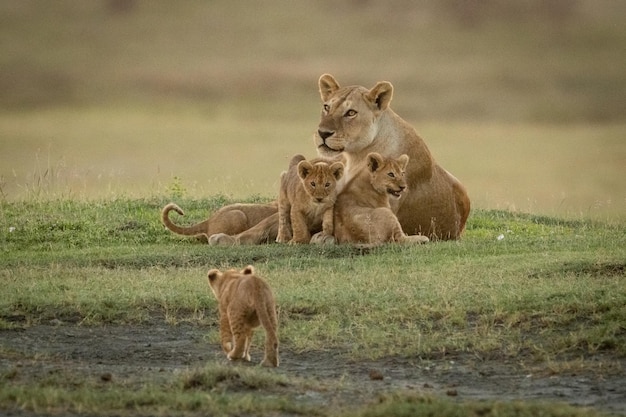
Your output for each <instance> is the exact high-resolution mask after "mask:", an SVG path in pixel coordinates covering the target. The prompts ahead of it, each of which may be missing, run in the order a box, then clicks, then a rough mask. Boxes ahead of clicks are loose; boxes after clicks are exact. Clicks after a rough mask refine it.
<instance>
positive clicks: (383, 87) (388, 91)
mask: <svg viewBox="0 0 626 417" xmlns="http://www.w3.org/2000/svg"><path fill="white" fill-rule="evenodd" d="M365 97H366V98H367V99H368V100H369V101H370V102H371V103H372V104H374V105H375V106H376V107H378V110H380V111H383V110H386V109H387V107H389V103H391V98H392V97H393V85H391V83H390V82H388V81H381V82H379V83H377V84H376V85H375V86H374V87H373V88H372V89H371V90H370V91H369V92H368V93H367V95H366V96H365Z"/></svg>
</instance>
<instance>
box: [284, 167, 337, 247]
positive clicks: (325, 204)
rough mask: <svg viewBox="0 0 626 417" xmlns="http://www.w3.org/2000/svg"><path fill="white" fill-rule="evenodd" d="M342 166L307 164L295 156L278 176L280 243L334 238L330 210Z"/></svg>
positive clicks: (333, 204) (335, 194)
mask: <svg viewBox="0 0 626 417" xmlns="http://www.w3.org/2000/svg"><path fill="white" fill-rule="evenodd" d="M343 172H344V165H343V163H341V162H333V161H330V160H327V159H321V158H316V159H312V160H310V161H307V160H306V159H305V158H304V156H302V155H295V156H294V157H293V158H292V159H291V162H290V163H289V169H288V170H287V171H285V172H283V173H282V175H281V177H280V195H279V197H278V236H277V237H276V242H279V243H287V242H288V243H309V241H310V240H311V234H313V233H317V232H320V231H321V232H322V240H323V238H324V237H330V236H332V235H333V207H334V206H335V199H336V197H337V192H336V191H337V181H339V180H340V179H341V177H342V176H343Z"/></svg>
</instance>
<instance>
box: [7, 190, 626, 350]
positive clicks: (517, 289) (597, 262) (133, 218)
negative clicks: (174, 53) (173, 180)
mask: <svg viewBox="0 0 626 417" xmlns="http://www.w3.org/2000/svg"><path fill="white" fill-rule="evenodd" d="M165 201H166V200H163V199H161V200H156V199H155V200H118V201H110V202H101V203H98V204H93V203H81V202H76V201H56V202H46V203H4V204H3V205H2V235H1V237H0V239H1V241H2V252H3V261H2V265H3V268H2V271H1V273H2V276H3V282H4V283H5V289H4V291H3V293H2V296H0V312H1V315H2V317H3V318H4V320H5V322H6V320H7V319H10V318H11V317H19V318H20V320H21V321H25V322H27V323H36V322H46V321H49V320H52V319H55V318H56V319H60V320H63V321H66V320H68V321H72V322H76V321H77V322H81V323H89V324H93V325H97V324H101V323H107V322H126V323H128V322H131V323H132V322H142V321H145V320H149V319H151V318H153V315H154V314H156V315H157V316H158V317H161V318H163V319H166V320H169V321H172V322H176V321H177V320H207V319H208V320H214V317H212V316H213V314H211V313H208V312H207V311H208V310H212V309H213V305H214V301H213V300H212V298H211V297H210V296H209V293H208V291H207V287H206V285H205V273H206V270H208V269H209V268H211V267H218V268H228V267H241V266H242V265H245V264H249V263H250V264H255V266H256V267H257V268H258V269H259V270H260V271H261V273H262V274H263V275H266V276H267V277H268V278H269V279H270V282H271V283H272V284H273V286H275V287H277V288H279V290H278V291H277V297H278V300H279V304H280V306H281V318H282V327H283V330H282V334H283V336H282V337H283V338H284V339H285V340H286V343H288V344H289V345H290V346H291V347H292V348H293V349H296V350H306V349H321V348H338V349H345V348H346V346H351V348H350V349H351V351H350V352H349V354H350V355H351V356H356V357H362V358H365V357H369V358H376V357H381V356H385V355H406V354H409V353H410V352H412V353H413V354H418V355H424V356H439V355H445V354H446V353H449V352H472V353H475V354H476V355H481V356H484V355H486V356H491V355H508V356H515V355H516V354H517V353H519V352H520V351H526V350H531V351H533V352H535V354H536V355H537V357H541V358H545V357H549V356H550V355H555V354H559V353H564V352H570V353H572V354H577V353H581V352H592V351H595V350H601V349H609V350H615V351H617V352H619V353H620V354H624V353H626V352H625V351H623V343H621V341H622V339H623V335H624V328H623V321H622V320H623V319H624V318H625V317H626V310H625V309H624V305H626V303H625V300H626V293H625V292H624V290H623V288H622V287H623V278H624V254H625V252H624V247H626V245H625V244H624V243H625V242H624V226H623V224H614V225H606V224H603V223H597V222H593V221H584V220H580V221H566V220H559V219H556V218H551V217H542V216H532V215H525V214H515V213H511V212H505V211H475V212H474V213H473V215H472V217H471V219H470V222H469V224H468V230H467V232H466V235H465V237H464V239H463V241H462V242H441V243H436V244H431V245H427V246H423V247H417V248H405V247H396V246H389V247H385V248H382V249H377V250H374V251H372V253H367V254H362V253H361V252H360V251H359V250H356V249H354V248H351V247H330V248H325V247H315V246H302V247H291V246H283V245H262V246H255V247H242V248H208V247H206V246H204V245H200V244H193V243H192V244H189V243H186V242H182V239H181V238H178V237H175V236H172V235H170V234H169V233H167V232H165V231H164V230H163V228H162V226H161V225H160V223H159V220H158V216H157V215H158V208H159V207H160V206H161V205H162V204H164V202H165ZM224 201H225V200H224V199H223V198H221V197H219V198H217V199H216V200H215V201H213V202H212V201H211V200H202V201H192V200H186V201H183V204H184V206H186V207H187V208H188V210H189V216H190V217H191V218H193V217H194V215H196V216H197V213H199V212H202V213H203V214H202V216H204V215H206V213H208V210H207V209H206V207H216V206H217V205H218V203H222V202H224ZM197 217H200V216H197ZM10 228H14V229H10ZM9 230H12V231H11V232H9ZM86 283H89V285H85V284H86ZM529 283H532V285H529ZM365 311H367V314H365V313H364V312H365ZM346 312H349V314H348V315H346ZM390 312H392V313H393V314H392V315H391V317H390ZM346 317H350V319H349V320H346ZM303 320H304V321H303ZM382 322H386V323H388V326H390V327H389V328H387V327H386V326H385V327H381V326H379V323H382ZM303 323H306V325H303ZM565 329H567V331H564V330H565ZM539 334H541V335H542V337H541V339H542V340H540V341H538V340H536V337H537V336H538V335H539ZM346 335H349V337H348V339H346ZM529 335H530V336H532V337H528V336H529ZM548 335H549V337H547V336H548ZM390 342H391V343H390Z"/></svg>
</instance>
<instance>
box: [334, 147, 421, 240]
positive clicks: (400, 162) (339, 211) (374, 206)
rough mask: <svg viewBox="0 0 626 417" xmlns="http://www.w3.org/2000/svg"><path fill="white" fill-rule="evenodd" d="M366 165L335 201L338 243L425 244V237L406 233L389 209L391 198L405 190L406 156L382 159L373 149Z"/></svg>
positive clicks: (398, 195) (395, 197)
mask: <svg viewBox="0 0 626 417" xmlns="http://www.w3.org/2000/svg"><path fill="white" fill-rule="evenodd" d="M366 160H367V167H365V168H364V169H362V170H361V171H359V172H357V173H355V176H354V177H353V178H352V179H351V180H350V182H349V183H347V184H346V186H345V188H344V190H343V192H342V193H341V194H340V195H339V197H337V203H336V204H335V239H336V241H337V243H365V244H373V245H377V244H381V243H387V242H397V243H424V242H428V238H427V237H426V236H419V235H416V236H406V235H405V234H404V232H403V231H402V227H401V226H400V223H399V222H398V219H397V217H396V215H395V214H394V213H393V211H392V210H391V206H390V204H389V201H390V199H399V198H401V195H402V194H403V193H404V192H405V191H406V187H407V183H406V180H405V173H404V170H405V168H406V166H407V164H408V162H409V157H408V156H407V155H406V154H404V155H401V156H400V157H398V158H383V157H382V156H381V155H380V154H378V153H375V152H372V153H369V154H368V155H367V158H366Z"/></svg>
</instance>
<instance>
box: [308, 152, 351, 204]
mask: <svg viewBox="0 0 626 417" xmlns="http://www.w3.org/2000/svg"><path fill="white" fill-rule="evenodd" d="M343 171H344V166H343V164H342V163H341V162H334V163H332V164H330V165H329V164H328V163H326V162H317V163H315V164H311V163H310V162H308V161H301V162H300V163H298V176H299V177H300V181H301V182H302V186H303V187H304V190H305V191H306V192H307V194H308V195H309V196H311V200H312V201H313V202H315V203H322V202H326V201H328V200H329V199H334V197H335V190H336V189H337V181H339V179H341V177H342V176H343Z"/></svg>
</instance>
